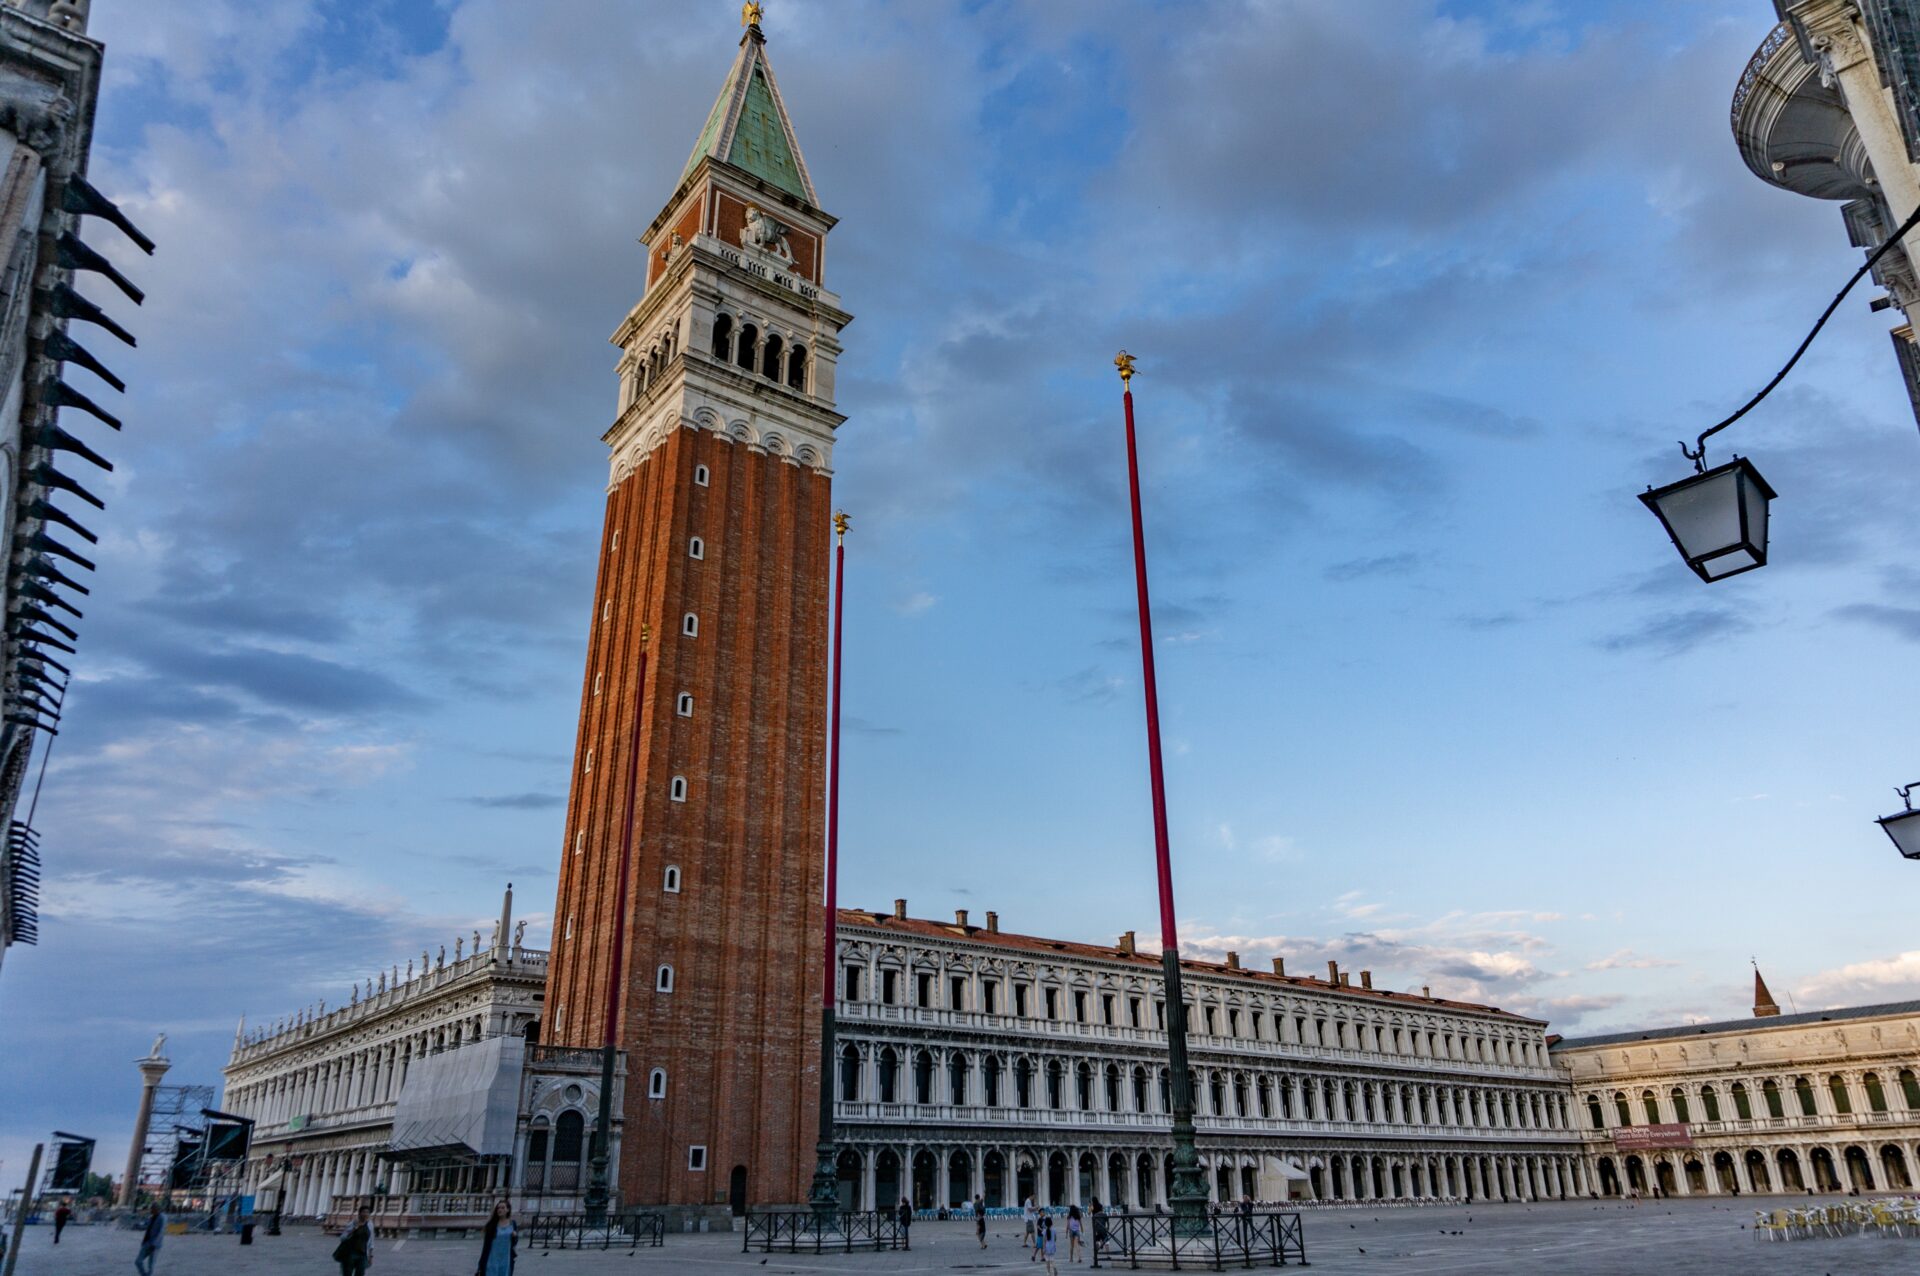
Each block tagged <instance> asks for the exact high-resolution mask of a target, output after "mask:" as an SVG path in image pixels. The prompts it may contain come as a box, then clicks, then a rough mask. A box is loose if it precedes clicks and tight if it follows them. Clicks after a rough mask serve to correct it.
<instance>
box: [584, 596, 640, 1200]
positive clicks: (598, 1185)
mask: <svg viewBox="0 0 1920 1276" xmlns="http://www.w3.org/2000/svg"><path fill="white" fill-rule="evenodd" d="M651 636H652V635H651V632H650V631H649V629H648V627H647V626H646V625H644V624H643V625H641V626H640V659H639V660H638V662H637V663H636V664H635V666H634V672H633V747H632V749H631V750H630V756H629V757H628V758H627V795H626V798H625V800H624V801H623V802H622V803H621V804H620V869H619V872H618V873H616V874H615V875H614V882H615V886H614V892H613V953H612V956H611V957H610V959H609V961H608V965H607V1022H606V1030H605V1038H604V1040H603V1042H602V1044H601V1047H600V1119H599V1121H598V1123H597V1124H596V1125H595V1127H594V1131H593V1153H592V1155H591V1156H590V1157H589V1158H588V1162H589V1173H588V1183H587V1193H586V1196H585V1198H584V1200H583V1201H582V1204H583V1205H584V1206H585V1208H586V1212H587V1217H588V1218H589V1219H591V1220H593V1221H595V1222H598V1221H600V1220H602V1219H604V1218H606V1216H607V1204H608V1202H609V1201H610V1200H611V1199H612V1188H611V1187H610V1186H609V1183H608V1178H607V1163H608V1161H609V1160H610V1159H611V1158H612V1155H613V1057H614V1054H615V1052H617V1051H618V1050H619V1048H620V994H621V993H622V992H623V991H624V990H625V989H626V984H627V981H626V978H625V975H624V974H623V973H622V965H623V962H624V960H625V957H626V946H627V881H628V878H629V876H630V875H631V874H632V871H633V811H634V804H635V800H636V799H637V797H638V796H639V789H640V744H641V740H642V738H643V736H644V732H645V726H644V719H645V716H646V715H645V709H646V695H647V642H648V640H649V638H650V637H651Z"/></svg>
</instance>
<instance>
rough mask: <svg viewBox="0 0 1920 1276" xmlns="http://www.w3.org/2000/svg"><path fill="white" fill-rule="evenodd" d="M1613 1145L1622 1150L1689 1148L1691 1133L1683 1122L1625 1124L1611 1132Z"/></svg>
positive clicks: (1691, 1143)
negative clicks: (1671, 1123) (1674, 1123)
mask: <svg viewBox="0 0 1920 1276" xmlns="http://www.w3.org/2000/svg"><path fill="white" fill-rule="evenodd" d="M1613 1146H1614V1147H1616V1148H1618V1149H1619V1150H1620V1151H1622V1152H1641V1151H1645V1150H1647V1149H1649V1148H1690V1147H1692V1146H1693V1134H1692V1132H1691V1131H1689V1130H1688V1129H1687V1127H1686V1126H1685V1125H1684V1124H1676V1125H1626V1126H1622V1127H1620V1128H1619V1129H1617V1130H1615V1131H1614V1132H1613Z"/></svg>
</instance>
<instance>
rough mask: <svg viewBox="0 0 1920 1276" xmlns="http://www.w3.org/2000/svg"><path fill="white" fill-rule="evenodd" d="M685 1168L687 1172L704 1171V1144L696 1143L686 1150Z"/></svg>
mask: <svg viewBox="0 0 1920 1276" xmlns="http://www.w3.org/2000/svg"><path fill="white" fill-rule="evenodd" d="M687 1168H688V1169H689V1170H704V1169H706V1168H707V1148H706V1145H705V1144H703V1143H696V1144H694V1145H693V1146H692V1147H690V1148H688V1149H687Z"/></svg>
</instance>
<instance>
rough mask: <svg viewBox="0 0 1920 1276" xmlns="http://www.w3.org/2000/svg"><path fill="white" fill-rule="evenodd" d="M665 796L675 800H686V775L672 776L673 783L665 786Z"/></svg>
mask: <svg viewBox="0 0 1920 1276" xmlns="http://www.w3.org/2000/svg"><path fill="white" fill-rule="evenodd" d="M667 796H668V797H669V798H672V799H673V800H674V801H675V802H684V801H686V800H687V777H686V776H684V775H676V776H674V777H673V783H672V784H670V785H668V786H667Z"/></svg>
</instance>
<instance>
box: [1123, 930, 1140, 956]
mask: <svg viewBox="0 0 1920 1276" xmlns="http://www.w3.org/2000/svg"><path fill="white" fill-rule="evenodd" d="M1120 951H1121V952H1123V953H1125V954H1126V955H1127V956H1129V957H1131V956H1133V955H1134V953H1136V952H1138V951H1139V949H1138V948H1137V947H1136V946H1135V945H1134V939H1133V932H1132V931H1128V932H1127V933H1126V934H1124V935H1122V936H1120Z"/></svg>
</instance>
